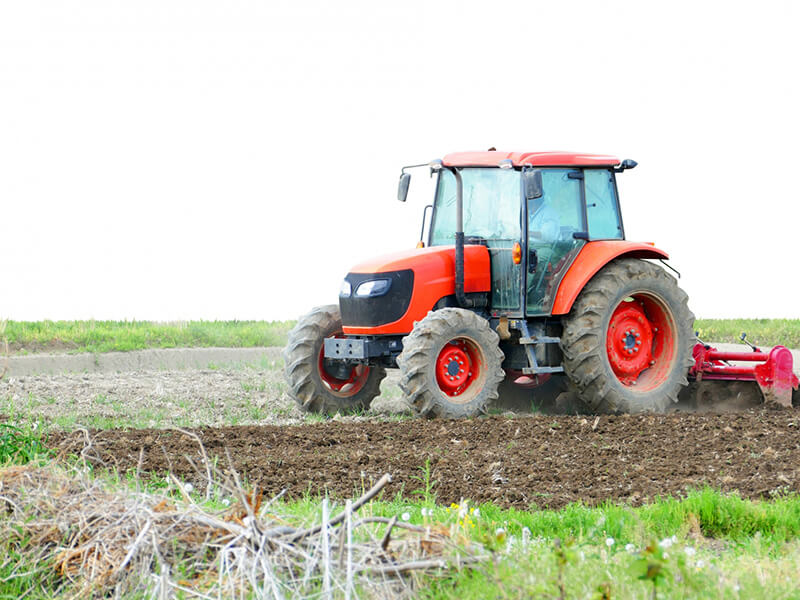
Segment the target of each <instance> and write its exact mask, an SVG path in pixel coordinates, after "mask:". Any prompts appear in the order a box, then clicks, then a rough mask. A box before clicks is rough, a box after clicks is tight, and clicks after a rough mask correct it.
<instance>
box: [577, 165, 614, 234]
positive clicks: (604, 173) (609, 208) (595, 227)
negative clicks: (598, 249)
mask: <svg viewBox="0 0 800 600" xmlns="http://www.w3.org/2000/svg"><path fill="white" fill-rule="evenodd" d="M584 181H585V186H586V188H585V189H586V220H587V221H588V222H589V237H590V238H591V239H593V240H621V239H622V238H623V235H622V222H621V221H620V218H619V204H618V203H617V193H616V185H615V184H614V175H613V174H612V173H611V171H609V170H608V169H586V170H585V171H584Z"/></svg>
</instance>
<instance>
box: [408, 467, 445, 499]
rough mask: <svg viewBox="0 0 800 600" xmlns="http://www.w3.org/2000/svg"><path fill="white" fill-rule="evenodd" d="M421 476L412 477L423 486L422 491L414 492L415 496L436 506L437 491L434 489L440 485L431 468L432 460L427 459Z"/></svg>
mask: <svg viewBox="0 0 800 600" xmlns="http://www.w3.org/2000/svg"><path fill="white" fill-rule="evenodd" d="M419 469H420V474H419V475H412V476H411V478H412V479H414V480H416V481H418V482H420V484H422V489H418V490H414V492H413V494H415V495H417V496H419V498H420V499H421V500H422V502H424V503H425V504H436V491H435V490H434V488H435V487H436V485H437V484H438V483H439V482H438V481H436V480H435V479H434V478H433V469H432V467H431V459H430V458H426V459H425V464H424V465H423V466H421V467H420V468H419Z"/></svg>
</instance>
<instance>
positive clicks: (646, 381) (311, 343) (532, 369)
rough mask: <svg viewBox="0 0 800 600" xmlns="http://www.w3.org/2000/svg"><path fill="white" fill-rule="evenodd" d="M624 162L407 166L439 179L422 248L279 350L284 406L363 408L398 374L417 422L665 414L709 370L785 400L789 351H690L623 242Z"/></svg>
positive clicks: (485, 160)
mask: <svg viewBox="0 0 800 600" xmlns="http://www.w3.org/2000/svg"><path fill="white" fill-rule="evenodd" d="M635 166H636V163H635V162H634V161H632V160H623V161H620V160H619V159H618V158H615V157H613V156H602V155H593V154H575V153H564V152H524V153H522V152H498V151H494V150H492V151H487V152H463V153H456V154H449V155H447V156H445V157H444V159H442V160H435V161H432V162H431V163H428V164H427V165H414V167H428V168H430V169H431V172H432V174H436V175H437V176H438V180H437V185H436V193H435V197H434V201H433V204H432V205H431V206H429V207H426V210H425V212H424V213H423V234H424V232H425V230H426V227H425V225H426V221H425V217H426V215H427V212H428V211H427V209H428V208H432V212H431V215H430V222H429V224H428V227H427V239H421V240H420V242H419V244H417V248H416V249H413V250H407V251H404V252H399V253H396V254H389V255H385V256H381V257H378V258H374V259H372V260H369V261H366V262H363V263H361V264H359V265H357V266H355V267H353V269H352V270H351V271H350V273H348V275H347V276H346V277H345V279H344V281H343V282H342V287H341V289H340V291H339V304H338V306H337V305H330V306H322V307H318V308H316V309H314V310H313V311H312V312H311V313H309V314H307V315H305V316H304V317H302V318H301V319H300V320H299V321H298V323H297V326H296V327H295V328H294V329H293V330H292V331H291V332H290V334H289V343H288V345H287V347H286V349H285V350H284V359H285V365H286V366H285V375H286V380H287V382H288V385H289V391H290V394H291V396H292V397H293V398H294V399H295V400H296V401H297V402H298V404H299V405H300V406H301V407H302V408H303V409H304V410H306V411H312V412H318V413H326V414H332V413H335V412H339V411H341V412H353V411H359V410H364V409H366V408H368V407H369V405H370V402H372V400H373V398H375V397H376V396H377V395H378V394H379V393H380V383H381V380H383V378H384V377H385V376H386V371H385V370H386V368H399V369H400V376H401V377H400V387H401V388H402V390H403V392H404V393H405V395H406V398H407V400H408V402H409V404H410V405H411V406H412V407H413V408H414V409H415V410H416V412H417V413H418V414H420V415H425V416H439V417H468V416H472V415H476V414H478V413H481V412H484V411H485V410H486V409H487V408H488V407H489V405H490V404H491V403H492V402H493V401H495V400H496V399H497V398H498V395H499V394H501V393H502V394H510V393H512V392H513V393H515V394H516V395H519V394H520V393H523V394H527V395H528V396H529V397H530V398H531V399H532V398H535V397H537V389H539V390H541V389H544V388H547V389H548V390H549V393H552V390H553V389H555V390H556V391H563V392H564V393H567V394H570V395H571V396H572V397H574V398H576V399H577V400H578V401H579V402H580V403H582V405H583V407H584V408H585V409H588V410H590V411H593V412H625V413H632V412H642V411H653V412H663V411H665V410H667V409H669V408H670V407H672V406H673V405H674V404H675V403H676V402H677V401H678V395H679V394H680V393H682V391H683V389H684V388H685V386H687V385H688V384H689V379H690V378H691V379H695V380H702V379H703V377H704V375H705V379H728V380H741V379H746V380H748V381H757V382H758V384H759V385H760V386H761V389H762V390H764V392H765V396H766V397H767V398H768V399H769V400H772V401H774V402H777V403H779V404H783V405H786V404H787V403H788V404H789V405H791V394H792V387H794V388H795V389H796V388H797V378H796V377H795V376H794V375H793V373H792V363H791V361H792V356H791V353H790V352H789V351H788V350H786V349H785V348H784V349H782V350H781V348H782V347H777V348H775V349H773V351H772V353H776V352H777V355H776V356H774V357H773V355H772V353H770V354H766V353H761V352H754V353H752V354H751V355H749V356H748V357H745V358H742V357H741V356H738V354H742V353H736V354H737V356H735V357H733V358H732V360H749V361H750V362H754V363H758V364H756V365H755V366H753V365H750V366H749V367H740V366H736V365H731V364H730V363H729V362H727V360H728V358H729V357H726V356H725V355H724V353H716V354H714V353H715V352H716V351H715V350H714V349H712V348H710V347H708V346H705V345H704V344H701V343H697V340H696V338H695V335H694V333H693V331H692V326H693V322H694V315H693V314H692V312H691V311H690V310H689V307H688V306H687V299H688V297H687V295H686V293H685V292H683V291H682V290H681V289H680V288H679V287H678V285H677V282H676V280H675V278H674V277H673V276H672V275H670V274H669V273H668V272H667V271H666V270H665V269H664V268H662V266H660V265H659V264H657V263H656V262H653V261H662V262H663V261H664V260H665V259H667V258H668V256H667V253H666V252H664V251H663V250H660V249H658V248H656V247H654V245H653V244H649V243H641V242H631V241H627V240H626V239H625V232H624V229H623V225H622V217H621V214H620V205H619V199H618V194H617V181H616V178H617V175H618V174H620V173H622V172H623V171H626V170H628V169H632V168H633V167H635ZM411 168H413V167H404V168H403V170H402V172H401V176H400V182H399V187H398V199H399V200H401V201H405V199H406V196H407V194H408V187H409V182H410V178H411V175H410V174H409V173H408V172H406V171H407V170H408V169H411ZM664 264H665V263H664ZM701 349H703V350H701ZM787 355H788V371H787V363H786V360H787V358H786V357H787ZM730 369H732V371H729V370H730ZM758 370H760V371H762V373H767V374H766V375H763V376H762V377H761V379H759V378H758V376H757V373H756V372H757V371H758ZM762 381H763V385H762ZM537 386H540V387H538V388H537ZM704 393H705V394H706V395H707V391H706V392H704Z"/></svg>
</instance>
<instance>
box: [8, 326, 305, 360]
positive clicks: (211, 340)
mask: <svg viewBox="0 0 800 600" xmlns="http://www.w3.org/2000/svg"><path fill="white" fill-rule="evenodd" d="M293 326H294V323H293V322H291V321H176V322H170V323H161V322H154V321H8V322H7V324H6V331H5V336H6V338H7V339H8V343H9V346H10V349H11V352H12V353H16V354H24V353H32V352H47V351H59V352H64V351H66V352H74V353H78V352H127V351H130V350H143V349H146V348H184V347H223V348H249V347H255V346H282V345H284V344H285V342H286V336H287V334H288V332H289V329H291V328H292V327H293Z"/></svg>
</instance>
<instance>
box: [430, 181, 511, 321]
mask: <svg viewBox="0 0 800 600" xmlns="http://www.w3.org/2000/svg"><path fill="white" fill-rule="evenodd" d="M460 172H461V179H462V181H463V184H464V189H463V203H464V204H463V209H464V215H463V216H464V237H465V238H467V239H469V238H470V237H473V238H480V239H481V240H485V243H486V246H487V247H488V249H489V256H490V259H491V262H492V307H493V308H494V309H496V310H498V311H501V312H508V311H521V298H520V289H521V285H522V269H521V267H520V265H519V264H515V263H514V260H513V257H512V248H513V246H514V243H515V242H520V240H521V237H522V233H521V231H522V227H521V222H522V221H521V201H522V200H521V199H522V189H521V182H520V172H519V171H517V170H514V169H508V170H506V169H499V168H497V167H488V168H465V169H461V171H460ZM455 231H456V178H455V176H454V175H453V174H452V173H451V172H450V171H448V170H446V169H442V170H441V171H440V172H439V185H438V187H437V191H436V198H435V200H434V203H433V222H432V224H431V245H433V246H444V245H450V244H454V243H455Z"/></svg>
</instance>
